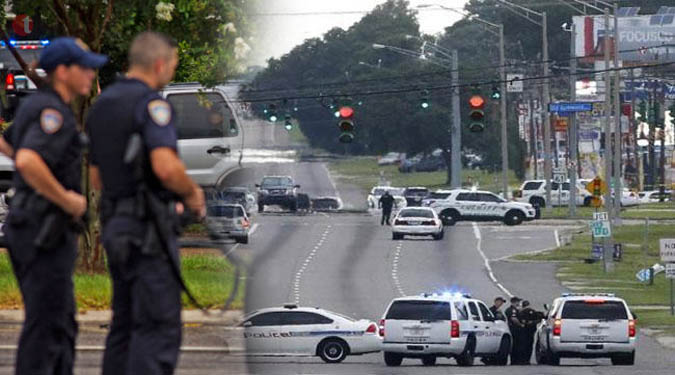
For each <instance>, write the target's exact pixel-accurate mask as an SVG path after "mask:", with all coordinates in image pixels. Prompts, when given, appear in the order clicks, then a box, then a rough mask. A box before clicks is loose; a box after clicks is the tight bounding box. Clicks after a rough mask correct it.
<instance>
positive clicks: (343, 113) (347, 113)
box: [339, 107, 354, 118]
mask: <svg viewBox="0 0 675 375" xmlns="http://www.w3.org/2000/svg"><path fill="white" fill-rule="evenodd" d="M339 113H340V117H341V118H352V116H354V109H353V108H352V107H340V110H339Z"/></svg>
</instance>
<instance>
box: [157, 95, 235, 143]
mask: <svg viewBox="0 0 675 375" xmlns="http://www.w3.org/2000/svg"><path fill="white" fill-rule="evenodd" d="M167 100H168V101H169V102H170V103H171V106H172V107H173V109H174V112H175V116H176V119H175V124H176V130H177V132H178V139H197V138H221V137H235V136H237V134H238V129H237V127H236V123H232V121H234V117H233V115H232V112H231V111H230V108H229V107H228V106H227V103H225V101H224V99H223V97H222V96H220V95H219V94H216V93H207V94H194V93H189V94H169V95H168V96H167Z"/></svg>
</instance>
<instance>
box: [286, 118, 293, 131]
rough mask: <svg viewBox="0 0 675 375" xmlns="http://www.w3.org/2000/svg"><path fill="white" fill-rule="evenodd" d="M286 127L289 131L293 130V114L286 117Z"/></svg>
mask: <svg viewBox="0 0 675 375" xmlns="http://www.w3.org/2000/svg"><path fill="white" fill-rule="evenodd" d="M284 127H285V128H286V130H288V131H291V130H293V120H292V119H291V115H286V116H285V117H284Z"/></svg>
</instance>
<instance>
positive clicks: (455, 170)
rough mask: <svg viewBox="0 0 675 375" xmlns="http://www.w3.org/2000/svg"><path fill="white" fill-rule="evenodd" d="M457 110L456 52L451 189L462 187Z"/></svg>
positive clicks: (456, 58)
mask: <svg viewBox="0 0 675 375" xmlns="http://www.w3.org/2000/svg"><path fill="white" fill-rule="evenodd" d="M459 111H460V109H459V56H458V52H457V50H453V51H452V131H451V134H450V136H451V140H450V142H451V145H450V147H451V148H450V153H451V158H452V167H451V168H452V171H451V172H450V173H451V175H450V185H451V186H452V188H453V189H454V188H460V187H462V127H461V126H462V125H461V122H462V118H461V116H460V112H459Z"/></svg>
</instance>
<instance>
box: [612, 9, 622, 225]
mask: <svg viewBox="0 0 675 375" xmlns="http://www.w3.org/2000/svg"><path fill="white" fill-rule="evenodd" d="M617 9H618V6H617V4H614V69H615V71H614V125H615V126H614V224H615V225H620V224H621V196H622V194H623V187H622V186H621V164H622V162H621V161H622V157H621V154H622V152H621V93H620V90H621V71H620V70H619V17H618V11H617Z"/></svg>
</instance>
